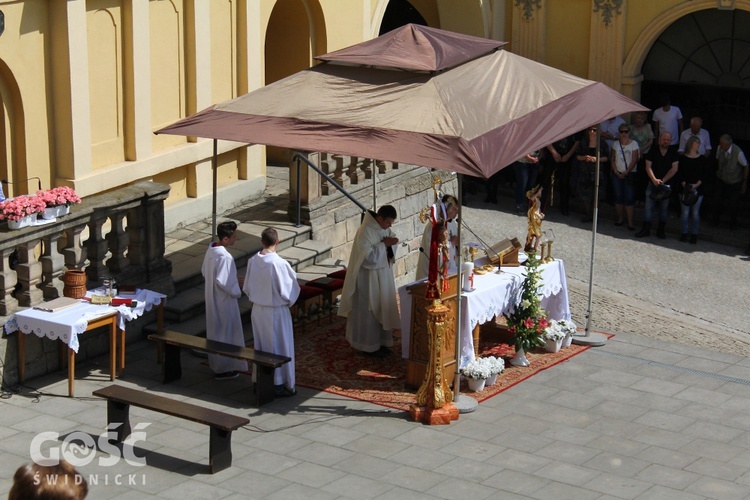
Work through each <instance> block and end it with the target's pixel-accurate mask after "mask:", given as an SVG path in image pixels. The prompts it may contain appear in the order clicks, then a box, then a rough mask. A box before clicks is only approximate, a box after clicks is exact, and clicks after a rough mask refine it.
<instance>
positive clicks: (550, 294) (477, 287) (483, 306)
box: [398, 259, 570, 366]
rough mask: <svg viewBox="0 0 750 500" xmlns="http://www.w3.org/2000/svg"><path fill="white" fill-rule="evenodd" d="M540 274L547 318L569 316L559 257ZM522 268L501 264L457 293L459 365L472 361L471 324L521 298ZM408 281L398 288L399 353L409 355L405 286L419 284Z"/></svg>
mask: <svg viewBox="0 0 750 500" xmlns="http://www.w3.org/2000/svg"><path fill="white" fill-rule="evenodd" d="M486 263H487V261H486V260H485V259H478V260H477V261H476V265H478V266H482V265H484V264H486ZM539 270H540V271H541V274H542V289H541V291H540V293H541V295H542V302H541V306H542V308H543V309H545V310H546V311H547V317H548V318H550V319H568V320H569V319H570V302H569V300H568V284H567V281H566V279H565V266H564V265H563V261H562V260H554V261H553V262H550V263H548V264H541V265H540V266H539ZM525 271H526V268H525V267H524V266H519V267H503V272H502V273H501V274H497V273H488V274H476V275H474V290H473V291H471V292H462V296H461V328H460V335H461V366H463V365H464V364H466V363H468V362H469V361H473V360H474V359H475V357H476V355H475V353H474V342H473V340H472V335H471V332H472V330H474V327H475V326H477V325H481V324H483V323H486V322H488V321H490V320H492V319H493V318H494V317H495V316H502V315H503V314H504V313H507V312H511V311H512V310H513V307H514V306H515V304H516V303H517V302H518V300H519V299H520V297H521V285H522V283H523V277H524V274H525ZM420 281H424V280H420ZM420 281H415V282H414V283H409V284H408V285H404V286H402V287H401V288H399V289H398V294H399V300H400V303H401V356H402V357H404V358H408V357H409V346H410V340H411V303H412V300H411V295H410V294H409V292H408V291H407V288H408V287H410V286H412V285H414V284H416V283H419V282H420Z"/></svg>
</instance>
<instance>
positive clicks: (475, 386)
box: [466, 378, 487, 392]
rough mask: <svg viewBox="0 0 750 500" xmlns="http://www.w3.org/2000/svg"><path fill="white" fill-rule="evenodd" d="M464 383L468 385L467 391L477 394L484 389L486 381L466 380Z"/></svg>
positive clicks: (481, 379)
mask: <svg viewBox="0 0 750 500" xmlns="http://www.w3.org/2000/svg"><path fill="white" fill-rule="evenodd" d="M466 381H467V382H468V383H469V390H470V391H471V392H479V391H481V390H482V389H484V384H485V382H486V381H487V379H484V378H480V379H479V380H474V379H471V378H467V379H466Z"/></svg>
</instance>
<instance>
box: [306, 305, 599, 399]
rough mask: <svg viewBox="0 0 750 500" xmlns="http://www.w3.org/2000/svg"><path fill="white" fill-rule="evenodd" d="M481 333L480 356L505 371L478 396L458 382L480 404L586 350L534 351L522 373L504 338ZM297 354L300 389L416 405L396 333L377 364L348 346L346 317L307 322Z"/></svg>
mask: <svg viewBox="0 0 750 500" xmlns="http://www.w3.org/2000/svg"><path fill="white" fill-rule="evenodd" d="M485 330H489V331H488V332H485ZM485 330H483V332H482V335H480V345H479V350H480V356H489V355H493V356H497V357H502V358H503V359H504V360H505V366H506V368H505V371H504V372H503V373H501V374H499V375H498V377H497V383H495V384H494V385H492V386H487V387H485V389H484V390H483V391H480V392H470V391H469V390H468V387H467V385H466V381H463V382H462V384H461V393H462V394H466V395H468V396H471V397H473V398H475V399H477V400H478V401H479V402H481V401H484V400H486V399H488V398H491V397H492V396H495V395H497V394H499V393H501V392H503V391H505V390H506V389H509V388H510V387H513V386H514V385H516V384H518V383H519V382H522V381H523V380H526V379H528V378H529V377H532V376H533V375H535V374H537V373H539V372H540V371H542V370H546V369H547V368H550V367H551V366H554V365H556V364H558V363H561V362H563V361H565V360H567V359H570V358H571V357H573V356H575V355H576V354H580V353H581V352H583V351H585V350H587V349H588V347H585V346H577V345H572V346H570V347H568V348H566V349H562V350H560V351H559V352H557V353H547V352H544V349H538V350H537V349H535V350H533V351H532V352H529V353H526V357H527V358H528V360H529V361H530V362H531V366H529V367H526V368H520V367H515V366H510V362H509V361H510V358H511V357H513V355H514V354H515V350H514V348H513V346H512V345H510V344H509V343H508V340H509V339H507V336H506V338H503V335H498V334H497V333H493V330H495V329H485ZM295 355H296V379H297V385H298V386H301V387H307V388H310V389H317V390H320V391H325V392H329V393H332V394H338V395H341V396H345V397H348V398H353V399H359V400H362V401H369V402H371V403H375V404H378V405H382V406H387V407H389V408H395V409H398V410H403V411H408V410H409V405H410V404H412V403H414V401H415V394H416V390H409V389H406V388H405V387H404V382H405V381H406V360H405V359H403V358H401V334H400V332H399V331H396V332H395V333H394V345H393V353H392V354H391V355H390V356H388V357H386V358H384V359H378V358H373V357H369V356H366V355H363V354H361V353H359V352H357V351H355V350H354V349H352V348H351V347H350V346H349V343H348V342H347V341H346V320H345V319H344V318H340V317H335V318H334V320H333V323H332V324H331V325H323V326H313V325H312V324H309V323H308V324H307V325H304V326H302V327H301V328H298V330H297V332H296V333H295ZM451 376H452V374H451Z"/></svg>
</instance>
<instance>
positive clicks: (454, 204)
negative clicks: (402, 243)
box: [418, 178, 458, 299]
mask: <svg viewBox="0 0 750 500" xmlns="http://www.w3.org/2000/svg"><path fill="white" fill-rule="evenodd" d="M441 186H442V180H441V179H440V178H436V179H434V180H433V185H432V188H433V190H434V192H435V202H434V203H433V204H432V205H431V206H429V207H425V208H423V209H422V210H421V211H420V214H419V220H420V221H421V222H423V223H428V226H427V228H426V230H425V235H424V237H423V249H424V253H425V255H426V256H427V258H428V261H427V272H426V275H427V279H428V287H427V293H426V297H427V298H428V299H437V298H440V296H441V294H442V293H444V292H446V291H447V287H448V280H447V277H448V272H449V270H450V268H451V245H453V244H454V243H453V241H452V239H453V238H451V235H450V232H449V230H448V221H449V220H450V219H452V218H453V217H455V215H456V213H457V212H458V200H456V198H455V197H454V196H452V195H443V193H442V191H441V189H440V187H441ZM421 258H422V257H420V259H421ZM420 265H421V264H420ZM418 274H419V273H418Z"/></svg>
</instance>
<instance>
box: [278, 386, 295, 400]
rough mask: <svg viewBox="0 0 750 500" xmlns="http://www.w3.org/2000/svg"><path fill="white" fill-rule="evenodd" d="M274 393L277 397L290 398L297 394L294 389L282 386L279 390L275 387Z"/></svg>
mask: <svg viewBox="0 0 750 500" xmlns="http://www.w3.org/2000/svg"><path fill="white" fill-rule="evenodd" d="M274 394H275V395H276V397H277V398H290V397H292V396H296V395H297V390H296V389H290V388H289V387H282V389H281V390H279V389H276V390H275V391H274Z"/></svg>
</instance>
